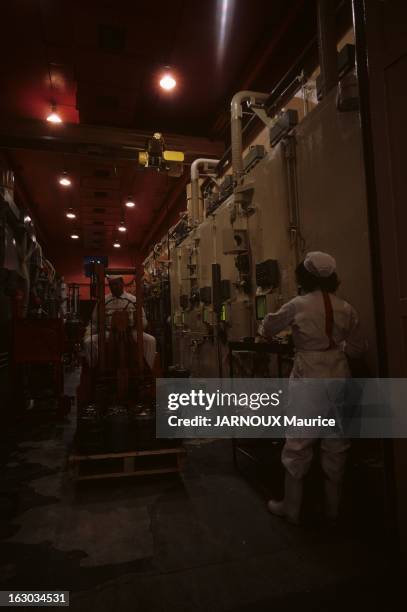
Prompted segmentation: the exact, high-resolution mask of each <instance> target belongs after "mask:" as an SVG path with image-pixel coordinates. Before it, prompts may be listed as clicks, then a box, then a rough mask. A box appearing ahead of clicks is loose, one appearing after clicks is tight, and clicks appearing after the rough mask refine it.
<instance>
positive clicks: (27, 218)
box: [24, 215, 31, 223]
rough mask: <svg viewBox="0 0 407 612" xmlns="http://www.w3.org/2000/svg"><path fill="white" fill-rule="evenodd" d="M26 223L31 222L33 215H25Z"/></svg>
mask: <svg viewBox="0 0 407 612" xmlns="http://www.w3.org/2000/svg"><path fill="white" fill-rule="evenodd" d="M24 223H31V217H30V215H25V216H24Z"/></svg>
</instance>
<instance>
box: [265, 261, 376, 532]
mask: <svg viewBox="0 0 407 612" xmlns="http://www.w3.org/2000/svg"><path fill="white" fill-rule="evenodd" d="M304 267H305V268H306V269H307V270H308V271H309V272H310V273H311V274H312V275H315V276H317V277H318V276H320V277H328V276H330V275H331V274H332V273H333V272H335V268H336V262H335V260H334V258H333V257H331V256H330V255H328V254H327V253H320V252H312V253H309V254H308V255H307V256H306V258H305V260H304ZM327 319H329V320H330V324H329V325H328V324H327ZM288 327H291V330H292V336H293V342H294V345H295V348H296V354H295V358H294V365H293V369H292V372H291V376H290V382H289V402H288V412H291V414H292V415H293V414H295V415H296V416H298V417H301V416H304V417H313V416H317V415H321V416H332V414H335V413H336V406H335V398H332V396H328V393H327V391H326V388H324V387H323V386H321V387H319V386H318V388H316V385H312V384H311V385H310V387H311V388H310V392H305V384H306V382H305V381H303V379H307V378H308V379H315V378H328V379H329V378H331V379H337V378H348V377H350V375H351V374H350V370H349V366H348V362H347V356H349V357H351V358H357V357H360V356H361V355H362V354H363V353H364V352H365V351H366V342H365V340H364V338H363V336H362V334H361V331H360V326H359V318H358V315H357V312H356V310H355V309H354V308H353V307H352V306H351V305H350V304H349V303H348V302H346V301H345V300H343V299H341V298H339V297H337V296H336V295H334V294H332V293H330V294H328V293H324V292H322V291H321V290H319V289H318V290H315V291H312V292H310V293H307V294H305V295H300V296H297V297H295V298H293V299H292V300H290V301H289V302H287V303H286V304H284V305H283V306H282V307H281V308H280V310H278V311H277V312H275V313H269V314H268V315H266V317H265V318H264V319H263V322H262V325H261V327H260V333H261V334H262V335H263V336H264V337H266V338H268V339H271V338H272V336H274V335H275V334H277V333H279V332H281V331H282V330H284V329H287V328H288ZM299 379H301V380H299ZM301 410H302V412H303V413H304V414H301V413H300V412H301ZM316 442H317V438H315V437H314V438H296V437H294V436H291V435H290V433H289V432H288V434H287V436H286V442H285V444H284V448H283V451H282V456H281V459H282V463H283V465H284V467H285V469H286V494H285V497H286V501H285V507H284V502H281V503H280V504H279V503H278V502H273V501H270V502H269V509H270V510H271V511H272V512H273V513H275V514H281V515H282V516H287V518H289V520H290V516H289V515H290V512H291V520H292V522H298V517H299V509H300V505H301V496H302V491H301V487H299V485H298V486H297V485H296V484H295V481H297V482H299V481H301V480H302V479H303V477H304V476H305V474H306V473H307V472H308V470H309V468H310V466H311V462H312V457H313V446H314V444H315V443H316ZM349 446H350V442H349V440H348V439H345V438H340V437H331V438H323V439H322V440H321V465H322V469H323V471H324V474H325V477H326V484H325V490H326V499H327V502H328V503H330V509H329V508H328V509H327V514H328V515H329V514H331V518H336V514H337V509H338V505H339V495H340V484H341V481H342V477H343V473H344V468H345V463H346V455H347V450H348V448H349ZM293 481H294V482H293ZM287 491H288V492H287ZM290 508H291V510H290Z"/></svg>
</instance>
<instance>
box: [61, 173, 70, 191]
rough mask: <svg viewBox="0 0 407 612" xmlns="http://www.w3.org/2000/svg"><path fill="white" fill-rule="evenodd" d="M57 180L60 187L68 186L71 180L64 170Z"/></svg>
mask: <svg viewBox="0 0 407 612" xmlns="http://www.w3.org/2000/svg"><path fill="white" fill-rule="evenodd" d="M58 182H59V184H60V185H62V187H70V186H71V185H72V181H71V179H70V178H69V176H68V175H67V173H66V172H63V173H62V175H61V176H60V177H59V179H58Z"/></svg>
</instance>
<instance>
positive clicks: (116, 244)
mask: <svg viewBox="0 0 407 612" xmlns="http://www.w3.org/2000/svg"><path fill="white" fill-rule="evenodd" d="M113 246H114V248H115V249H120V246H121V245H120V242H117V240H116V242H113Z"/></svg>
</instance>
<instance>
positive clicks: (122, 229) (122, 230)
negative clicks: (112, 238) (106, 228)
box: [117, 221, 127, 232]
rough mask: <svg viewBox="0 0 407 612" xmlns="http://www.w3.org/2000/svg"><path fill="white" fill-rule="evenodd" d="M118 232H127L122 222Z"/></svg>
mask: <svg viewBox="0 0 407 612" xmlns="http://www.w3.org/2000/svg"><path fill="white" fill-rule="evenodd" d="M117 229H118V230H119V232H127V227H126V225H125V223H124V221H120V225H119V226H118V228H117Z"/></svg>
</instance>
